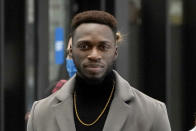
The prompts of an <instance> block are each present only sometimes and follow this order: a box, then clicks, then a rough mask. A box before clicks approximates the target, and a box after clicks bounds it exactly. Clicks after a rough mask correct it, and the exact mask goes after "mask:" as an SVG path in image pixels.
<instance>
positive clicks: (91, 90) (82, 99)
mask: <svg viewBox="0 0 196 131" xmlns="http://www.w3.org/2000/svg"><path fill="white" fill-rule="evenodd" d="M114 79H115V78H114V74H113V72H111V73H109V74H108V75H107V76H106V77H105V79H104V80H103V82H101V83H99V84H96V85H93V84H88V83H87V82H86V81H85V80H84V79H82V78H81V77H79V76H76V84H75V92H76V103H77V111H78V113H79V117H80V119H81V120H82V121H83V122H85V123H92V122H93V121H94V120H95V119H96V118H97V117H98V116H99V115H100V113H101V111H102V110H103V108H104V106H105V105H106V103H107V101H108V98H109V96H110V93H111V91H112V88H113V86H115V85H114V84H115V82H114ZM113 94H114V93H113ZM112 98H113V97H112ZM111 101H112V99H111V100H110V103H109V105H108V107H107V108H106V110H105V112H104V114H103V115H102V116H101V118H100V119H99V120H98V121H97V122H96V123H95V124H94V125H92V126H85V125H82V124H81V123H80V122H79V121H78V119H77V117H76V113H75V109H74V107H73V110H74V121H75V126H76V131H102V130H103V127H104V124H105V120H106V118H107V114H108V112H109V107H110V104H111Z"/></svg>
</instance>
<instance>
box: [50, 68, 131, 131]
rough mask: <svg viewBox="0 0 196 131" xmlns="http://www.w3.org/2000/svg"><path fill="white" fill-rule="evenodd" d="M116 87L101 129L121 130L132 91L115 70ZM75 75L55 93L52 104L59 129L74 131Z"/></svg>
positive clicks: (104, 130)
mask: <svg viewBox="0 0 196 131" xmlns="http://www.w3.org/2000/svg"><path fill="white" fill-rule="evenodd" d="M114 73H115V76H116V88H115V94H114V98H113V101H112V103H111V106H110V110H109V113H108V116H107V119H106V122H105V125H104V128H103V131H121V130H122V128H123V125H124V124H125V122H126V120H127V118H128V114H129V110H130V109H129V106H128V105H127V104H126V102H130V101H131V100H132V99H133V98H134V95H133V91H132V88H130V87H131V86H130V85H129V83H128V82H127V81H126V80H124V79H123V78H122V77H121V76H120V75H119V74H118V73H117V72H116V71H114ZM74 83H75V76H74V77H72V78H71V79H70V80H69V81H68V82H67V83H66V84H65V85H64V86H63V87H62V88H61V89H60V90H59V91H58V92H57V94H56V100H57V102H56V103H55V104H54V106H53V107H54V111H55V116H56V120H57V124H58V126H59V129H60V131H76V129H75V123H74V115H73V98H72V96H73V95H72V93H73V87H74Z"/></svg>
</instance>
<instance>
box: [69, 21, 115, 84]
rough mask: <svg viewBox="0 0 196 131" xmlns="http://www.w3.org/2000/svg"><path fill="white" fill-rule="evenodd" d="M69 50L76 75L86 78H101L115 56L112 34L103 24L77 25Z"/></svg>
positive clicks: (110, 68)
mask: <svg viewBox="0 0 196 131" xmlns="http://www.w3.org/2000/svg"><path fill="white" fill-rule="evenodd" d="M71 51H72V57H73V60H74V62H75V65H76V67H77V69H78V72H77V73H78V75H79V76H81V77H82V78H85V79H87V80H95V81H101V80H103V79H104V78H105V76H106V74H107V73H108V72H110V71H111V70H112V67H113V64H114V61H115V60H116V57H117V47H116V44H115V38H114V34H113V32H112V30H111V29H110V27H108V26H107V25H104V24H96V23H84V24H81V25H79V26H78V27H77V28H76V30H75V31H74V35H73V45H72V50H71Z"/></svg>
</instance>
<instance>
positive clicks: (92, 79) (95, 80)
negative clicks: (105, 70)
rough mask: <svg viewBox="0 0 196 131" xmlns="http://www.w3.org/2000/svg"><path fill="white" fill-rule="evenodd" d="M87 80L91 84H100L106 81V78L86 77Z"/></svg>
mask: <svg viewBox="0 0 196 131" xmlns="http://www.w3.org/2000/svg"><path fill="white" fill-rule="evenodd" d="M85 79H86V81H87V82H88V83H90V84H99V83H101V82H102V81H103V80H104V76H86V77H85Z"/></svg>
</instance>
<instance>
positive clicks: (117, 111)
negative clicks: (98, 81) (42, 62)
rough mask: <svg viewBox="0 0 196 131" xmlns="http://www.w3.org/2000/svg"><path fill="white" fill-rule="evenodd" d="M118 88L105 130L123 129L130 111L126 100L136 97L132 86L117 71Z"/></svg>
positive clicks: (115, 130) (116, 130)
mask: <svg viewBox="0 0 196 131" xmlns="http://www.w3.org/2000/svg"><path fill="white" fill-rule="evenodd" d="M114 73H115V76H116V89H115V94H114V98H113V101H112V103H111V106H110V111H109V114H108V117H107V119H106V122H105V125H104V128H103V131H121V130H122V128H123V125H124V124H125V122H126V120H127V118H128V114H129V112H130V108H129V106H128V105H127V104H126V102H131V101H132V99H133V98H134V95H133V91H132V88H130V87H131V86H130V85H129V83H128V82H127V81H125V80H124V79H123V78H122V77H121V76H120V75H119V74H118V73H117V72H116V71H114Z"/></svg>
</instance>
